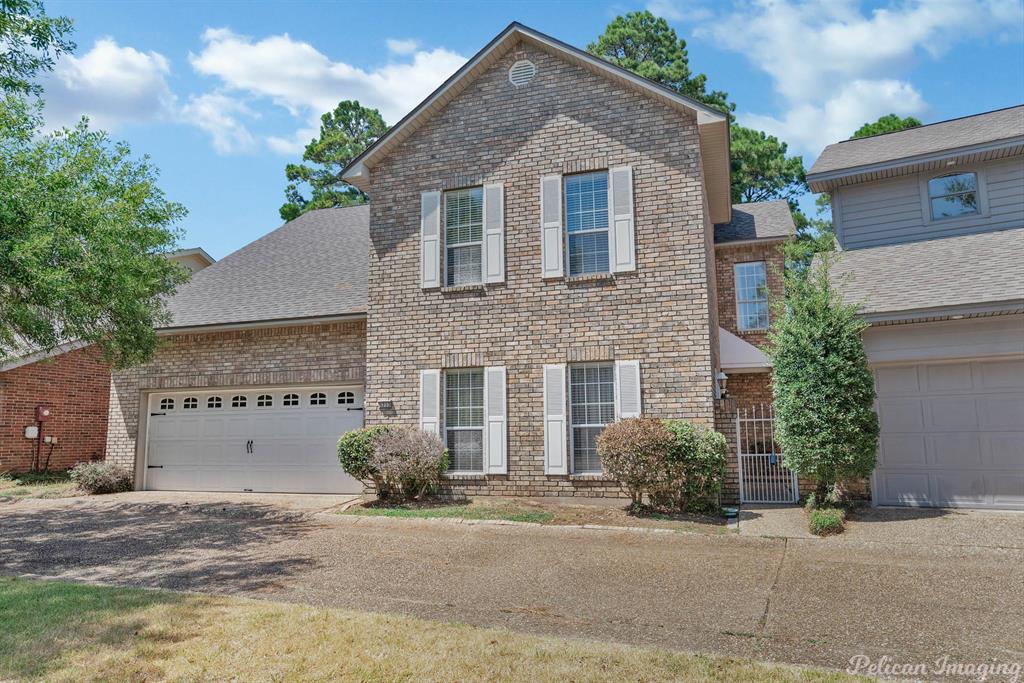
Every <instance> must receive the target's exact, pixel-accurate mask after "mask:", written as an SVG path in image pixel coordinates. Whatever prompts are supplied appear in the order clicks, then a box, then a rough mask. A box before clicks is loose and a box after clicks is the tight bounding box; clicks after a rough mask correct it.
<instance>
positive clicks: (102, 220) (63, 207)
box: [0, 96, 187, 367]
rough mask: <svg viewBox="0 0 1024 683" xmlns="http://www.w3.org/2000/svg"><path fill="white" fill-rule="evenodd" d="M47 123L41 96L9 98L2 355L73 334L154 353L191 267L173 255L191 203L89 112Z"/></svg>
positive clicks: (125, 350)
mask: <svg viewBox="0 0 1024 683" xmlns="http://www.w3.org/2000/svg"><path fill="white" fill-rule="evenodd" d="M41 127H42V120H41V116H40V114H39V106H38V105H37V106H35V107H32V106H30V105H28V104H27V103H26V102H25V101H24V100H22V99H20V98H17V97H13V96H8V97H7V98H6V99H5V100H2V101H0V361H2V360H4V359H5V357H7V356H11V355H17V354H19V353H21V352H23V351H24V350H25V349H26V348H32V349H44V350H48V349H52V348H54V347H55V346H57V345H59V344H60V343H62V342H65V341H68V340H73V339H74V340H80V341H83V342H87V343H95V344H97V345H98V346H99V347H100V348H101V349H102V350H103V352H104V354H105V355H106V357H107V359H108V360H109V361H110V362H111V363H113V364H114V365H115V366H119V367H120V366H126V365H131V364H134V363H138V362H141V361H144V360H146V359H148V358H149V357H150V356H151V355H152V353H153V351H154V350H155V348H156V345H157V338H156V333H155V332H154V329H153V328H154V326H156V325H158V324H160V323H163V322H165V321H166V320H167V314H166V310H165V307H164V301H165V298H166V297H167V296H168V295H170V294H171V293H173V292H174V289H175V287H176V286H177V285H178V284H179V283H181V282H183V281H184V280H185V279H186V277H187V276H186V272H185V269H184V268H182V267H180V266H179V265H177V264H176V263H173V262H172V261H170V260H168V259H167V258H165V255H166V254H167V253H168V252H169V251H171V250H172V249H173V248H174V246H175V244H176V241H177V238H178V235H179V232H178V230H177V229H176V227H175V224H176V223H178V222H179V221H180V220H181V219H182V218H183V217H184V215H185V209H184V207H182V206H181V205H180V204H176V203H173V202H170V201H168V200H167V199H166V198H165V197H164V193H163V192H162V191H161V190H160V188H159V187H157V185H156V179H157V171H156V169H155V168H154V167H153V166H152V164H151V163H150V162H149V160H148V158H145V157H144V158H142V159H135V158H133V157H132V155H131V150H130V149H129V148H128V146H127V145H126V144H124V143H112V142H111V141H110V139H109V138H108V137H107V135H106V134H105V133H103V132H100V131H93V130H89V128H88V125H87V122H86V121H85V120H84V119H83V121H82V122H81V123H79V125H78V126H77V127H75V128H74V129H73V130H66V129H65V130H63V131H60V132H56V133H50V134H43V132H42V130H41Z"/></svg>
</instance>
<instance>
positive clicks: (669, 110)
mask: <svg viewBox="0 0 1024 683" xmlns="http://www.w3.org/2000/svg"><path fill="white" fill-rule="evenodd" d="M728 151H729V139H728V120H727V117H726V116H725V115H724V114H722V113H721V112H718V111H716V110H713V109H710V108H708V107H706V106H705V105H703V104H701V103H698V102H695V101H693V100H690V99H688V98H686V97H683V96H680V95H678V94H677V93H675V92H673V91H670V90H667V89H664V88H662V87H660V86H658V85H656V84H654V83H651V82H649V81H646V80H644V79H641V78H639V77H637V76H635V75H634V74H632V73H630V72H628V71H625V70H623V69H620V68H618V67H615V66H613V65H610V64H608V63H606V62H604V61H602V60H599V59H597V58H595V57H593V56H591V55H589V54H586V53H584V52H582V51H580V50H577V49H575V48H572V47H570V46H568V45H565V44H563V43H560V42H558V41H556V40H554V39H552V38H550V37H548V36H545V35H543V34H540V33H537V32H535V31H533V30H531V29H528V28H526V27H523V26H521V25H518V24H512V25H511V26H509V27H508V28H507V29H506V30H505V31H503V32H502V33H501V34H500V35H498V36H497V37H496V38H495V39H494V40H493V41H491V43H489V44H488V45H487V46H486V47H485V48H484V49H483V50H482V51H481V52H480V53H478V54H477V55H476V56H475V57H474V58H472V59H471V60H470V61H469V62H468V63H467V64H466V65H465V66H464V67H463V68H462V69H460V70H459V71H458V72H457V73H456V74H455V75H453V76H452V78H450V79H449V80H448V81H447V82H446V83H445V84H444V85H442V86H441V88H439V89H438V90H437V91H436V92H435V93H433V94H432V95H431V96H430V97H429V98H428V99H427V100H426V101H424V102H423V103H422V104H421V105H420V106H419V107H417V108H416V109H415V110H413V112H411V113H410V114H409V115H408V116H407V117H406V118H404V119H403V120H402V121H401V122H399V123H398V124H397V125H396V126H394V127H393V128H392V129H391V130H390V131H389V132H388V134H387V135H386V136H384V137H383V138H381V140H379V141H378V142H377V143H376V144H375V145H373V146H372V147H370V148H369V149H368V150H367V151H366V152H365V153H364V154H363V155H361V156H360V157H359V158H358V159H356V160H355V161H354V162H353V163H352V164H351V165H350V166H349V167H348V168H347V169H346V171H345V176H344V177H345V179H346V180H347V181H349V182H351V183H353V184H354V185H356V186H357V187H359V188H360V189H362V190H364V191H366V192H367V193H368V194H369V196H370V198H371V202H370V204H369V206H359V207H350V208H342V209H329V210H321V211H315V212H311V213H308V214H305V215H303V216H301V217H300V218H298V219H296V220H294V221H292V222H290V223H288V224H286V225H284V226H282V227H281V228H279V229H278V230H276V231H274V232H272V233H270V234H268V235H266V236H265V237H263V238H261V239H260V240H257V241H256V242H253V243H252V244H250V245H248V246H246V247H243V248H242V249H241V250H239V251H238V252H236V253H234V254H231V255H229V256H227V257H225V258H224V259H222V260H221V261H220V262H218V263H216V264H214V265H213V266H211V267H209V268H207V269H206V270H204V271H202V272H199V273H197V274H196V275H195V277H194V278H193V280H192V282H190V283H189V284H187V285H185V286H183V287H182V288H181V290H180V292H179V294H178V295H177V296H176V297H175V298H174V299H173V300H172V302H171V311H172V314H173V322H172V324H171V326H169V327H168V328H166V329H163V330H160V334H161V335H162V336H163V337H164V340H165V343H164V345H163V347H162V348H161V349H160V350H159V351H158V353H157V355H156V357H155V358H154V360H153V361H151V362H150V363H148V364H146V365H144V366H141V367H138V368H133V369H131V370H127V371H124V372H118V373H115V377H114V382H113V385H112V388H111V401H110V409H111V421H110V430H109V436H108V444H107V457H108V458H110V459H112V460H114V461H117V462H120V463H123V464H125V465H128V466H133V467H135V470H136V474H137V479H136V482H137V485H138V486H139V487H140V488H164V489H205V490H254V491H306V492H313V491H332V492H358V491H360V490H361V485H360V484H359V483H358V482H355V481H353V480H351V479H349V478H347V477H346V476H344V475H342V474H341V473H340V471H339V469H338V465H337V460H336V456H335V453H334V443H335V441H336V440H337V437H338V435H339V434H340V433H342V432H344V431H346V430H347V429H351V428H354V427H357V426H359V425H362V424H364V423H365V424H385V423H386V424H404V425H408V426H413V427H419V428H422V429H426V430H429V431H433V432H436V433H437V434H438V435H439V436H440V437H441V438H442V439H443V440H444V441H445V443H446V444H447V446H448V448H449V450H450V453H451V462H452V470H451V472H449V473H448V474H447V476H446V478H445V486H446V489H447V490H449V491H450V492H454V493H464V494H501V495H573V496H622V495H624V494H623V491H622V489H621V487H620V486H619V485H618V483H617V482H615V481H614V480H612V479H610V478H609V477H607V476H606V475H604V474H603V473H602V469H601V464H600V459H599V457H598V456H597V453H596V449H595V445H594V442H595V439H596V437H597V435H598V434H599V433H600V431H601V429H603V427H604V425H606V424H608V423H609V422H611V421H613V420H615V419H619V418H623V417H628V416H631V415H641V414H643V415H652V416H658V417H672V418H683V419H689V420H692V421H694V422H695V423H698V424H701V425H704V426H707V427H714V426H717V427H718V428H719V429H721V430H722V431H724V432H727V433H729V434H732V435H733V436H735V426H736V424H737V422H736V411H737V408H738V406H742V405H745V404H747V403H750V402H761V401H768V400H769V398H770V395H769V394H770V391H769V389H768V381H767V379H768V376H769V375H768V372H767V371H768V369H769V368H768V367H767V360H766V359H765V357H764V355H763V353H762V352H761V351H760V348H759V347H760V346H762V345H763V343H764V331H765V328H766V327H767V325H768V324H769V322H770V321H769V312H768V297H769V294H774V295H780V294H781V283H780V281H779V279H778V278H777V276H776V275H775V270H774V269H773V266H775V267H779V266H781V257H780V256H779V254H778V251H777V249H778V246H779V243H780V242H782V241H784V240H786V239H789V238H791V236H792V235H793V232H794V228H793V223H792V219H791V217H790V215H789V211H788V207H786V205H785V203H784V202H773V203H766V204H754V205H743V206H738V207H733V206H731V204H730V200H729V195H730V191H729V190H730V188H729V154H728ZM719 325H721V329H720V327H719ZM724 374H728V380H726V382H727V383H726V390H727V394H728V395H727V397H723V396H722V395H721V391H720V389H721V384H722V379H721V378H722V375H724ZM733 440H734V441H735V439H733ZM734 447H735V444H734ZM730 462H731V463H732V468H733V473H732V475H731V476H730V481H729V487H728V490H727V492H726V496H727V498H729V499H735V498H736V496H737V495H738V480H737V477H736V469H737V468H736V458H735V453H733V455H732V456H731V457H730ZM788 495H795V491H792V492H791V493H790V494H788Z"/></svg>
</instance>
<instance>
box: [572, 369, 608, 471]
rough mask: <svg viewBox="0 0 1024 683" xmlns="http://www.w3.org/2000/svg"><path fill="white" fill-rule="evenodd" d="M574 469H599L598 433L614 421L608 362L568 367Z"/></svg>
mask: <svg viewBox="0 0 1024 683" xmlns="http://www.w3.org/2000/svg"><path fill="white" fill-rule="evenodd" d="M569 406H570V409H571V412H572V461H573V471H574V472H581V473H586V472H600V471H601V459H600V457H598V455H597V437H598V436H599V435H600V434H601V432H603V431H604V428H605V426H606V425H608V424H610V423H612V422H614V421H615V367H614V366H613V365H612V364H611V363H598V364H587V365H574V366H571V367H570V368H569Z"/></svg>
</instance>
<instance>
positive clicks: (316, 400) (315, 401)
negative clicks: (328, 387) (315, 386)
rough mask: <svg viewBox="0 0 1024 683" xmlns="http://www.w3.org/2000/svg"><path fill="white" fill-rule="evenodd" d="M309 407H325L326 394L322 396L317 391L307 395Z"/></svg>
mask: <svg viewBox="0 0 1024 683" xmlns="http://www.w3.org/2000/svg"><path fill="white" fill-rule="evenodd" d="M309 405H311V406H325V405H327V394H322V393H320V392H319V391H318V392H316V393H314V394H310V395H309Z"/></svg>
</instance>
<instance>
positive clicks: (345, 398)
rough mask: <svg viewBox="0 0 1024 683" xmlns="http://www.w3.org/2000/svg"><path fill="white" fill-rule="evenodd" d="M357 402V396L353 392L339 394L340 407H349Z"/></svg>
mask: <svg viewBox="0 0 1024 683" xmlns="http://www.w3.org/2000/svg"><path fill="white" fill-rule="evenodd" d="M355 402H356V395H355V394H353V393H352V392H351V391H343V392H341V393H340V394H338V405H349V404H352V403H355Z"/></svg>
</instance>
